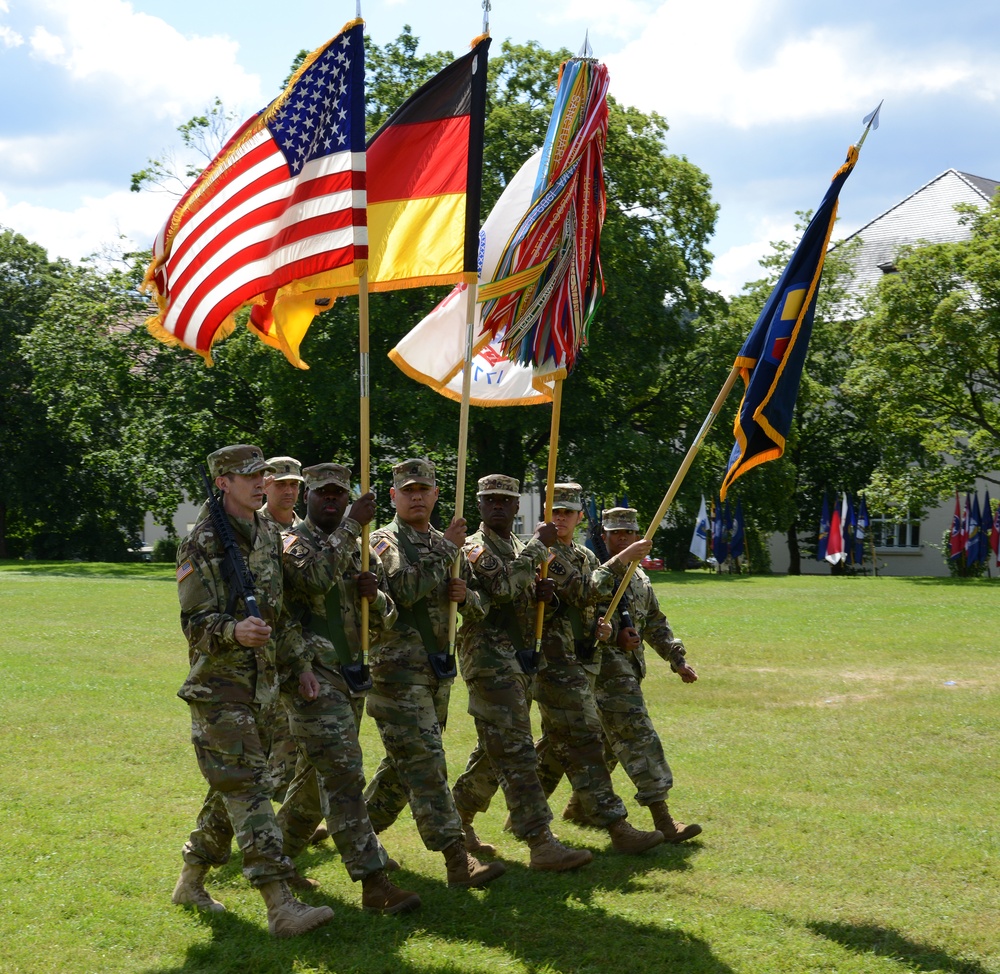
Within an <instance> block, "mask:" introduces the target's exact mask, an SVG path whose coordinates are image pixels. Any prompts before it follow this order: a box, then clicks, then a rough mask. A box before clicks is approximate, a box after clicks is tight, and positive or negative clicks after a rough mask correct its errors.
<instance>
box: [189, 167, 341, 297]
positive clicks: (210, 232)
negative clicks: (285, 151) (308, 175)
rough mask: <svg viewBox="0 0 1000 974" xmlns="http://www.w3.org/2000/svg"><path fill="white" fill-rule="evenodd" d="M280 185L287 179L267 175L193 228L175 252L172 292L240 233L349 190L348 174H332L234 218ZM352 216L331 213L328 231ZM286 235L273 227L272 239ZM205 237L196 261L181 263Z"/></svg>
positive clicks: (338, 226)
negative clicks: (237, 211) (245, 205)
mask: <svg viewBox="0 0 1000 974" xmlns="http://www.w3.org/2000/svg"><path fill="white" fill-rule="evenodd" d="M283 182H284V183H287V180H282V179H280V178H279V179H278V180H277V182H275V181H274V180H273V178H272V174H271V173H268V174H267V175H266V176H264V177H263V178H261V179H260V180H258V181H257V182H254V183H252V184H250V185H249V186H247V187H246V189H245V190H242V191H241V192H240V193H239V194H237V196H235V197H233V200H232V204H231V205H230V204H229V203H227V205H226V208H225V209H224V210H220V212H219V213H217V214H213V215H212V217H211V218H210V219H207V220H205V221H204V222H203V223H202V224H201V225H200V226H198V227H196V228H194V230H193V231H192V233H191V236H190V237H186V238H185V240H184V242H183V244H182V245H181V246H180V247H179V248H178V251H177V253H176V254H175V259H176V261H177V263H178V264H181V265H183V266H182V269H181V270H180V272H179V273H175V277H174V279H173V280H172V281H171V290H173V291H176V290H177V289H178V288H183V287H184V286H186V285H187V283H188V281H189V280H190V278H191V275H192V274H194V273H196V272H197V271H198V270H199V269H200V268H201V267H204V266H205V265H206V264H209V263H211V260H212V258H213V257H214V256H215V255H216V254H217V253H218V252H219V251H220V250H222V249H224V248H225V247H226V245H227V244H229V243H231V242H232V241H233V240H235V239H237V238H238V237H239V236H240V235H241V234H243V233H247V232H248V231H250V230H252V229H253V228H254V227H256V226H263V225H264V224H266V223H268V222H270V221H276V220H279V219H280V217H281V216H282V215H283V214H284V213H286V212H287V211H288V210H289V209H291V208H292V207H293V206H297V205H302V204H303V203H306V202H308V201H309V200H311V199H322V198H323V197H325V196H329V195H332V194H333V193H338V192H344V191H345V190H350V188H351V173H350V172H338V173H331V174H329V175H327V176H322V177H320V178H318V179H311V180H309V181H308V182H306V183H305V184H301V185H299V186H298V187H297V188H296V192H295V194H294V195H293V196H292V197H287V196H283V197H279V198H278V199H275V200H272V201H270V202H268V203H264V204H263V205H260V206H257V207H255V208H253V209H250V210H248V211H247V212H245V213H244V214H243V215H242V216H240V217H238V218H236V219H233V216H234V213H233V211H234V210H235V209H236V207H237V206H239V205H242V204H243V203H246V202H249V201H251V200H253V199H254V198H255V197H258V196H260V195H261V194H262V193H263V192H264V191H265V190H267V189H270V188H272V186H275V185H280V184H281V183H283ZM289 186H290V184H289ZM352 213H353V210H352V209H350V208H344V209H341V210H340V211H338V212H336V213H332V214H330V215H329V218H330V219H331V221H332V222H331V229H339V228H340V227H341V226H343V225H344V222H342V221H346V222H350V218H351V215H352ZM227 221H228V222H227ZM338 221H341V222H338ZM286 232H287V229H283V228H282V227H281V226H280V225H279V226H276V227H275V236H274V237H272V239H275V238H276V236H277V235H279V234H283V233H286ZM205 236H210V239H207V240H204V242H203V243H202V245H201V248H200V250H198V251H197V252H196V254H195V259H193V260H191V261H190V262H189V263H187V264H184V263H183V261H184V258H185V255H186V253H187V251H188V250H189V248H190V247H191V246H193V245H194V244H195V243H196V242H201V240H202V237H205Z"/></svg>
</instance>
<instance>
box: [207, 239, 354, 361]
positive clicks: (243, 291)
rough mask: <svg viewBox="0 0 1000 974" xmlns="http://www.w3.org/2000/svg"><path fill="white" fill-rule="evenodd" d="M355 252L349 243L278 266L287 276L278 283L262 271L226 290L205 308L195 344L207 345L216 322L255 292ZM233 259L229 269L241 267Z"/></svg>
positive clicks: (351, 256)
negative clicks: (218, 298) (230, 289)
mask: <svg viewBox="0 0 1000 974" xmlns="http://www.w3.org/2000/svg"><path fill="white" fill-rule="evenodd" d="M355 253H356V249H355V247H354V246H352V245H349V246H346V247H338V248H336V249H334V250H327V251H323V252H322V253H318V254H314V255H311V256H309V257H307V258H303V259H301V260H297V261H292V262H291V263H289V264H286V265H284V266H283V267H282V269H281V270H282V276H283V277H284V276H285V275H286V272H287V278H286V279H285V280H282V281H280V282H278V283H274V282H275V277H274V275H272V274H263V275H260V276H259V277H255V278H253V279H251V280H248V281H246V282H245V283H243V284H240V285H239V286H238V287H236V288H234V289H233V290H232V291H229V292H228V293H227V294H226V295H225V297H224V298H223V299H222V300H220V301H219V302H218V303H217V304H216V305H215V306H214V307H212V308H210V309H208V310H207V312H206V314H205V317H204V322H203V324H202V325H201V327H200V328H199V329H198V337H197V345H196V346H195V347H197V348H208V347H209V346H210V345H211V343H212V338H213V336H214V335H215V332H216V330H217V329H218V323H219V322H222V321H224V320H225V318H226V317H227V316H228V315H230V314H232V312H233V310H234V309H235V308H238V307H240V305H242V304H243V303H244V302H246V301H250V300H251V299H253V298H255V297H256V296H257V295H258V294H263V293H264V292H266V291H268V290H270V289H271V288H272V287H273V288H278V287H281V286H282V285H284V284H288V283H289V282H290V281H292V280H295V279H296V278H298V277H306V276H308V275H310V274H314V273H316V267H317V264H320V265H321V266H320V267H319V269H320V270H324V269H326V268H329V267H343V266H345V265H346V264H349V263H350V262H351V261H352V260H353V259H354V255H355ZM237 260H238V258H233V261H230V262H227V263H229V265H230V270H238V269H239V267H240V266H243V265H242V264H239V265H236V266H234V264H233V262H235V261H237ZM213 322H215V324H213Z"/></svg>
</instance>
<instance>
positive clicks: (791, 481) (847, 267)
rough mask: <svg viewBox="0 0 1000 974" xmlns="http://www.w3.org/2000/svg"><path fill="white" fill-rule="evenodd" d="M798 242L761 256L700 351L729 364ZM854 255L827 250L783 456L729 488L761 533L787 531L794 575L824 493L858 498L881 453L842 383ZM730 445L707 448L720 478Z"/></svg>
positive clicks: (731, 410) (801, 225) (802, 219)
mask: <svg viewBox="0 0 1000 974" xmlns="http://www.w3.org/2000/svg"><path fill="white" fill-rule="evenodd" d="M797 216H798V218H799V220H798V223H797V229H798V231H799V233H800V235H801V233H802V232H803V231H804V230H805V228H806V226H807V225H808V223H809V218H810V216H811V214H810V213H808V212H800V213H798V214H797ZM797 245H798V238H797V239H795V240H787V241H777V242H772V244H771V248H772V251H771V253H770V254H768V255H767V256H766V257H764V258H763V259H762V260H761V261H760V264H761V267H762V268H763V269H764V270H765V271H766V274H765V276H764V277H763V278H761V279H759V280H757V281H753V282H750V283H749V284H747V285H746V286H745V287H744V289H743V291H742V293H741V294H740V295H738V296H737V297H736V298H734V299H733V301H732V302H731V304H730V308H729V317H728V320H727V321H726V322H725V323H724V324H721V325H718V326H716V327H714V328H709V329H707V331H708V334H707V335H706V343H705V345H703V346H701V348H700V350H702V351H703V350H704V349H705V348H707V347H709V343H711V347H713V348H718V349H719V352H718V354H723V349H722V346H723V345H725V346H726V347H727V352H726V364H727V365H730V364H731V363H732V361H733V359H734V358H735V356H736V353H737V351H738V350H739V348H740V347H741V345H742V344H743V341H744V340H745V338H746V336H747V335H748V334H749V333H750V330H751V328H752V327H753V325H754V323H755V322H756V320H757V317H758V315H759V314H760V310H761V308H762V307H763V306H764V303H765V301H766V300H767V297H768V295H769V294H770V292H771V290H772V289H773V287H774V285H775V283H776V282H777V280H778V278H779V277H780V276H781V273H782V272H783V271H784V269H785V267H786V266H787V265H788V262H789V260H790V259H791V256H792V254H793V252H794V250H795V247H796V246H797ZM852 253H853V251H852V248H851V247H845V246H843V245H840V246H837V247H835V248H834V249H832V250H831V251H830V253H829V254H828V255H827V258H826V262H825V265H824V269H823V277H822V280H821V283H820V288H819V292H818V296H817V302H816V314H815V318H814V321H813V330H812V336H811V338H810V342H809V353H808V357H807V359H806V364H805V368H804V370H803V373H802V381H801V384H800V386H799V394H798V398H797V400H796V406H795V416H794V419H793V422H792V426H791V429H790V430H789V434H788V438H787V442H786V446H785V453H784V455H783V456H782V457H781V458H780V459H779V460H775V461H772V462H769V463H765V464H763V465H761V466H759V467H757V468H755V469H753V470H752V471H751V472H749V473H747V474H745V475H744V476H743V477H741V478H740V479H739V480H737V481H736V483H735V485H734V487H733V491H732V494H733V497H734V498H736V497H739V498H740V499H742V501H743V508H744V511H745V512H746V515H747V519H748V521H749V522H751V523H752V524H753V527H754V528H755V529H756V530H757V531H758V532H760V533H771V532H781V533H783V534H785V536H786V540H787V545H788V552H789V573H790V574H793V575H797V574H799V573H800V571H801V568H800V564H801V561H800V559H801V555H802V547H803V543H804V541H805V539H807V538H808V539H810V541H809V542H807V543H808V544H810V545H812V544H813V543H814V539H815V535H816V526H817V524H818V521H819V512H820V508H821V506H822V499H823V494H824V492H826V491H827V490H830V491H838V490H846V491H848V492H850V493H853V494H855V495H856V494H857V492H858V491H860V490H861V489H862V488H863V487H864V486H865V485H866V483H867V482H868V479H869V476H870V474H871V471H872V469H873V467H874V466H875V463H876V462H877V460H878V456H879V449H878V440H877V438H876V437H875V436H874V434H873V433H872V431H871V429H870V426H869V422H868V415H867V410H866V409H865V408H864V405H865V404H864V403H859V402H857V401H856V400H854V399H851V398H849V397H848V395H847V393H846V391H845V389H844V385H843V384H844V377H845V374H846V372H847V369H848V367H849V366H850V358H849V356H848V354H847V347H846V338H847V335H848V334H849V329H850V323H845V322H843V321H842V320H841V309H842V308H843V307H844V306H845V297H846V293H847V292H846V290H845V289H846V287H847V285H848V284H849V282H850V277H851V259H852ZM720 385H721V383H720ZM741 393H742V388H741V386H740V384H739V383H738V384H737V389H736V390H734V392H733V394H732V395H731V397H730V398H731V400H732V401H731V402H729V403H728V404H727V406H726V409H725V410H724V413H723V415H724V417H726V418H727V427H730V428H731V423H732V421H733V418H734V417H735V414H736V411H737V409H738V405H739V397H740V395H741ZM732 444H733V440H732V438H727V439H726V441H725V455H724V456H723V455H722V454H721V453H719V452H716V451H717V450H718V447H717V446H716V447H715V448H714V449H713V450H711V451H709V452H710V453H712V455H713V456H714V457H715V458H716V459H715V462H717V463H718V470H719V476H720V478H721V471H722V470H724V469H725V466H726V464H727V463H728V457H729V450H730V449H731V448H732Z"/></svg>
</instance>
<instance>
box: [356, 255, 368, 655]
mask: <svg viewBox="0 0 1000 974" xmlns="http://www.w3.org/2000/svg"><path fill="white" fill-rule="evenodd" d="M358 350H359V365H358V377H359V380H360V383H361V493H362V495H364V494H367V493H368V491H370V490H371V415H370V405H371V398H370V394H369V393H370V389H369V363H370V356H369V348H368V270H367V268H366V269H365V270H364V271H362V273H361V276H360V277H359V278H358ZM370 533H371V528H370V526H369V525H368V524H366V525H364V526H363V527H362V529H361V570H362V571H363V572H366V571H368V569H369V567H370V565H371V549H370V548H369V543H368V539H369V535H370ZM361 662H362V663H367V662H368V599H361Z"/></svg>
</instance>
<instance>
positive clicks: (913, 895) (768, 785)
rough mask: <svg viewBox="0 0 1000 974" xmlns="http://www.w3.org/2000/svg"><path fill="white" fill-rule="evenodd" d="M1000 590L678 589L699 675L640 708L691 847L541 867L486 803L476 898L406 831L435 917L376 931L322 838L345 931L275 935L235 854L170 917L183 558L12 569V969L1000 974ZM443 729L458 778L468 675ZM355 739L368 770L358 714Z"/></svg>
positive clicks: (870, 586) (465, 743)
mask: <svg viewBox="0 0 1000 974" xmlns="http://www.w3.org/2000/svg"><path fill="white" fill-rule="evenodd" d="M996 585H997V583H996V582H990V581H987V580H977V581H971V582H964V583H962V582H955V581H952V580H947V579H934V580H928V579H901V578H878V579H875V578H817V577H808V578H756V577H723V578H715V577H709V576H695V575H690V574H689V575H684V576H680V575H678V576H673V575H664V576H661V581H660V582H659V583H658V586H657V591H658V594H659V595H660V598H661V601H662V602H663V604H664V606H665V608H666V611H667V615H668V617H669V618H670V620H671V622H672V624H673V626H674V628H675V630H676V631H677V633H678V635H680V636H682V637H683V638H684V640H685V642H686V644H687V646H688V653H689V658H690V660H691V661H692V663H693V664H694V666H695V667H696V668H697V670H698V672H699V674H700V676H701V679H700V680H699V682H698V683H697V684H694V685H692V686H685V685H684V684H682V683H681V681H680V680H679V679H678V678H677V677H676V676H674V675H673V674H671V673H670V672H669V668H668V667H667V666H666V665H665V664H663V663H661V662H660V661H659V660H658V659H656V658H655V656H654V657H653V658H652V659H651V660H650V676H649V678H648V679H647V681H646V693H647V697H648V700H649V703H650V709H651V711H652V713H653V717H654V720H655V721H656V723H657V726H658V727H659V728H660V732H661V736H662V737H663V740H664V745H665V747H666V750H667V754H668V757H669V759H670V762H671V765H672V767H673V770H674V776H675V779H676V786H675V788H674V791H673V792H672V799H671V808H672V810H673V811H674V812H675V815H676V816H677V817H678V818H682V819H684V820H685V821H691V820H695V821H698V822H700V823H701V824H702V826H703V827H704V829H705V831H704V833H703V835H702V836H700V837H699V838H698V839H696V840H695V841H694V842H692V843H690V844H688V845H686V846H683V847H679V848H674V847H666V848H664V847H661V848H659V849H656V850H654V851H652V852H650V853H648V854H646V855H645V856H642V857H638V858H627V857H623V856H619V855H616V854H614V853H613V852H611V851H610V850H609V843H608V841H607V839H606V838H605V837H604V836H603V834H600V833H596V832H591V831H585V830H581V829H578V828H575V827H573V826H569V825H566V824H564V823H562V822H561V821H557V822H556V823H554V824H555V825H556V831H557V832H558V833H559V835H560V836H561V838H562V839H563V840H564V841H566V842H567V843H569V844H572V845H585V846H588V847H590V848H592V849H594V851H595V861H594V863H593V864H592V865H590V866H588V867H586V868H585V869H583V870H580V871H579V872H578V873H575V874H571V875H564V876H558V875H548V874H536V873H532V872H529V870H528V869H527V861H528V856H527V850H526V847H524V846H523V845H520V844H519V843H517V842H516V841H515V840H514V839H513V838H511V836H510V835H509V834H505V833H503V832H502V831H501V823H502V821H503V818H504V815H505V810H504V808H503V807H502V803H500V804H497V803H495V804H494V807H493V808H491V809H490V811H489V813H488V814H487V815H485V816H482V817H481V818H480V819H478V820H477V826H479V825H480V823H481V828H479V831H480V834H481V835H482V836H483V838H484V839H486V840H488V841H493V842H496V843H497V844H498V845H499V846H500V851H501V853H502V855H503V857H504V859H505V860H506V861H507V862H508V872H507V875H506V876H504V877H503V878H501V879H500V880H498V881H497V882H495V883H494V884H493V885H492V886H491V887H490V888H488V889H487V890H484V891H459V890H449V889H448V888H447V887H446V885H445V881H444V867H443V862H442V860H441V857H440V855H436V854H431V853H428V852H426V851H425V850H424V849H423V847H422V846H421V844H420V842H419V839H418V837H417V834H416V830H415V828H414V826H413V823H412V821H411V820H409V818H406V819H405V820H401V821H400V822H399V823H397V824H396V825H395V826H394V827H393V828H392V829H390V830H389V831H387V832H386V833H384V834H383V836H382V838H383V840H384V843H385V845H386V848H387V849H388V850H389V853H390V854H391V855H393V856H395V857H396V858H397V859H399V860H401V862H402V864H403V870H402V872H401V873H399V874H398V876H399V882H400V883H402V884H403V885H405V886H407V887H408V888H411V889H416V890H417V891H418V892H419V893H420V895H421V897H422V898H423V908H422V909H421V910H420V911H418V912H417V913H414V914H411V915H408V916H404V917H379V916H369V915H366V914H363V913H362V912H361V910H360V890H359V888H358V887H357V886H355V885H354V884H352V883H351V882H350V881H349V880H348V879H347V876H346V874H345V873H344V870H343V868H342V866H341V864H340V861H339V858H338V857H337V855H336V853H335V852H334V851H333V849H332V846H331V845H330V844H329V843H326V844H325V846H323V847H320V848H318V849H315V850H310V851H309V852H307V853H306V854H305V855H304V857H303V859H302V861H301V863H300V865H301V867H302V868H303V870H304V871H305V872H307V873H308V874H310V875H312V876H314V877H315V878H317V879H319V880H321V882H322V883H323V887H322V889H321V890H319V891H318V892H317V893H315V894H313V895H312V896H311V897H310V898H311V899H312V900H313V901H314V902H316V903H328V904H329V905H331V906H332V907H333V908H334V911H335V913H336V918H335V920H334V921H333V923H331V924H330V925H328V926H326V927H324V928H322V929H321V930H318V931H315V932H314V933H312V934H309V935H306V936H304V937H300V938H297V939H294V940H289V941H277V940H273V939H272V938H270V937H269V936H268V934H267V929H266V923H265V916H264V908H263V903H262V901H261V899H260V897H259V896H258V895H257V894H256V893H255V892H253V891H252V890H251V889H250V888H249V886H248V885H247V883H246V882H245V880H244V879H243V877H242V875H241V873H240V868H239V855H238V853H235V854H234V857H233V861H232V862H231V863H230V864H229V865H228V866H227V867H225V868H224V869H222V870H219V871H217V872H215V873H213V875H212V877H211V879H210V883H209V887H210V889H211V891H212V892H213V894H214V895H215V896H216V897H217V898H219V899H221V900H223V901H224V902H225V904H226V906H227V907H228V909H229V912H227V913H225V914H221V915H215V916H212V917H210V918H209V917H204V916H201V915H198V914H196V913H192V912H189V911H187V910H185V909H181V908H177V907H173V906H172V905H171V904H170V892H171V890H172V888H173V884H174V881H175V880H176V877H177V873H178V871H179V868H180V857H179V852H180V847H181V845H182V843H183V841H184V839H185V838H186V835H187V833H188V831H189V830H190V829H191V827H192V824H193V821H194V815H195V813H196V811H197V809H198V807H199V805H200V801H201V799H202V797H203V793H204V786H203V783H202V780H201V778H200V776H199V774H198V771H197V768H196V766H195V762H194V756H193V753H192V751H191V747H190V744H189V740H188V737H189V724H188V720H187V712H186V709H187V708H186V706H185V705H184V704H183V703H182V702H181V701H180V700H179V699H177V698H176V697H175V696H174V693H175V691H176V689H177V687H178V686H179V685H180V683H181V681H182V679H183V677H184V674H185V672H186V646H185V644H184V641H183V639H182V636H181V632H180V628H179V625H178V610H177V600H176V594H175V586H174V583H173V573H172V570H171V569H170V568H169V567H166V566H141V565H136V566H113V565H109V566H94V565H37V566H36V565H32V566H26V565H23V564H14V563H4V564H2V565H0V620H2V622H0V626H2V630H0V631H2V636H0V667H2V674H3V678H2V680H0V726H2V728H3V742H4V746H3V749H2V754H0V765H2V767H0V781H2V785H0V814H2V817H0V821H2V830H0V862H2V869H0V904H2V910H0V971H4V972H24V974H43V972H59V974H83V972H102V974H103V972H118V971H128V972H149V974H152V972H156V974H167V972H171V974H174V972H195V971H205V972H222V974H228V972H232V974H255V972H295V974H307V972H317V971H337V972H345V971H366V972H372V974H377V972H406V974H457V972H478V971H490V972H493V971H496V972H503V974H506V972H512V974H527V972H531V974H555V972H581V974H582V972H609V974H617V972H626V971H627V972H635V974H647V972H656V974H658V972H671V974H673V972H678V974H688V972H691V974H695V972H697V974H728V972H738V974H762V972H793V974H798V972H830V971H836V972H857V974H901V972H928V974H929V972H945V974H956V972H968V974H986V972H998V974H1000V864H998V853H1000V837H998V830H997V825H996V818H995V816H996V814H997V804H998V791H1000V789H998V775H997V740H998V726H1000V703H998V694H997V690H998V687H1000V656H998V652H997V648H998V640H997V636H996V622H995V616H994V611H993V610H994V607H995V605H996V603H997V597H996V591H995V587H996ZM451 713H452V719H451V722H450V724H449V727H448V731H447V734H446V744H447V746H448V748H449V755H450V758H451V761H450V764H451V769H452V773H453V774H455V773H457V772H458V771H459V770H461V767H462V765H463V763H464V760H465V757H466V756H467V754H468V752H469V750H470V748H471V746H472V743H473V736H474V731H473V728H472V723H471V720H470V718H469V717H468V715H467V714H466V713H465V690H464V687H463V686H462V685H461V683H459V684H458V685H456V688H455V691H454V693H453V697H452V711H451ZM363 743H364V745H365V747H366V765H367V767H368V770H369V771H371V770H373V769H374V767H375V765H376V764H377V762H378V758H379V745H378V735H377V732H376V731H375V728H374V726H373V724H372V723H371V721H370V720H366V722H365V727H364V734H363ZM615 780H616V783H617V784H618V790H619V792H620V794H621V795H622V796H623V797H624V798H625V800H626V804H627V805H628V807H629V809H630V813H631V820H632V821H633V822H634V823H635V824H637V825H640V826H642V827H648V824H649V820H648V815H647V813H646V812H645V810H644V809H642V808H640V807H638V806H637V805H636V804H635V802H634V799H633V789H632V788H631V787H630V783H629V782H628V780H627V779H626V778H625V777H624V776H623V775H622V773H621V771H620V770H619V771H616V773H615ZM566 789H567V786H566V784H565V782H564V784H563V785H562V786H561V789H560V791H558V792H557V793H556V795H555V796H554V797H553V802H552V804H553V810H554V811H555V812H556V815H557V816H558V814H559V812H560V811H561V809H562V806H563V805H564V804H565V800H566V798H567V797H568V791H567V790H566Z"/></svg>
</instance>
